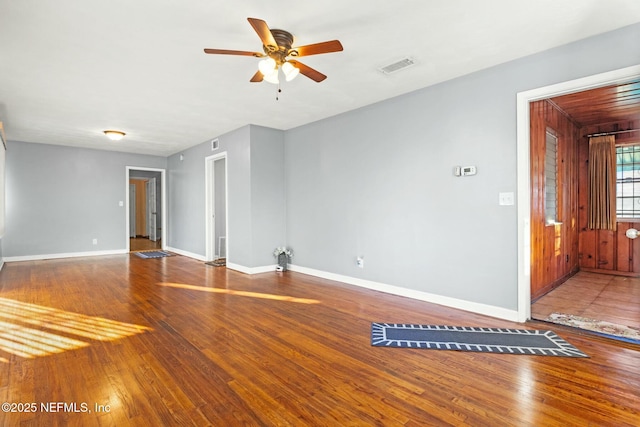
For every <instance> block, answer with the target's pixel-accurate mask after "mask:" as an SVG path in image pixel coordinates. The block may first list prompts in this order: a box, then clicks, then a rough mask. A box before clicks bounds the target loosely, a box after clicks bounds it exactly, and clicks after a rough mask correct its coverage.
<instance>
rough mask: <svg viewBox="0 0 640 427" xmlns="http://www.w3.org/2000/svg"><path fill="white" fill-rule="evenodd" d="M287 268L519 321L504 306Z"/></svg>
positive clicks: (321, 272)
mask: <svg viewBox="0 0 640 427" xmlns="http://www.w3.org/2000/svg"><path fill="white" fill-rule="evenodd" d="M289 269H290V270H291V271H296V272H298V273H303V274H308V275H310V276H315V277H320V278H322V279H327V280H335V281H336V282H342V283H347V284H349V285H354V286H360V287H363V288H367V289H372V290H375V291H380V292H385V293H388V294H393V295H399V296H403V297H407V298H413V299H416V300H420V301H425V302H430V303H433V304H438V305H443V306H445V307H450V308H456V309H459V310H464V311H470V312H472V313H477V314H482V315H485V316H491V317H496V318H498V319H504V320H510V321H512V322H518V321H519V320H518V311H517V310H508V309H506V308H502V307H496V306H493V305H487V304H480V303H476V302H471V301H465V300H460V299H457V298H451V297H445V296H442V295H436V294H431V293H428V292H422V291H417V290H415V289H408V288H402V287H399V286H394V285H387V284H384V283H378V282H372V281H370V280H364V279H358V278H356V277H350V276H343V275H340V274H334V273H328V272H326V271H321V270H314V269H312V268H307V267H301V266H298V265H289ZM520 323H522V322H520Z"/></svg>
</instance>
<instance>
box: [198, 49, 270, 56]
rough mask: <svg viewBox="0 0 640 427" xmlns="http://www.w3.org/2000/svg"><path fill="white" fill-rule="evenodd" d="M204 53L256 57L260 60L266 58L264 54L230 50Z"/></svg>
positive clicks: (213, 50) (214, 50)
mask: <svg viewBox="0 0 640 427" xmlns="http://www.w3.org/2000/svg"><path fill="white" fill-rule="evenodd" d="M204 53H212V54H217V55H240V56H255V57H258V58H260V57H263V56H265V55H264V54H263V53H259V52H247V51H244V50H228V49H205V50H204Z"/></svg>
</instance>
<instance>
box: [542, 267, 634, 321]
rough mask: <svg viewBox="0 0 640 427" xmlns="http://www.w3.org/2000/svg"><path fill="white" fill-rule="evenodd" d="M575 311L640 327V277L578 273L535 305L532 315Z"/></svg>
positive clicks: (584, 315) (587, 315) (579, 313)
mask: <svg viewBox="0 0 640 427" xmlns="http://www.w3.org/2000/svg"><path fill="white" fill-rule="evenodd" d="M553 312H559V313H565V314H575V315H578V316H582V317H588V318H592V319H597V320H605V321H607V322H611V323H617V324H620V325H626V326H631V327H633V328H640V278H636V277H625V276H612V275H607V274H598V273H589V272H584V271H581V272H578V273H577V274H576V275H575V276H573V277H571V278H570V279H569V280H567V281H566V282H565V283H563V284H562V285H560V286H559V287H557V288H556V289H554V290H553V291H551V292H549V293H548V294H546V295H545V296H543V297H542V298H540V299H539V300H537V301H536V302H535V303H534V304H533V305H532V306H531V317H533V318H534V319H539V320H544V319H546V318H547V316H549V315H550V314H551V313H553Z"/></svg>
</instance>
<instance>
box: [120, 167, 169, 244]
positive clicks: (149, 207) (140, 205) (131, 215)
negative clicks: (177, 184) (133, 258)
mask: <svg viewBox="0 0 640 427" xmlns="http://www.w3.org/2000/svg"><path fill="white" fill-rule="evenodd" d="M126 183H127V185H126V193H127V194H126V198H125V200H126V201H127V206H126V212H127V214H126V236H127V240H126V242H127V243H126V249H127V252H139V251H145V250H156V249H164V247H165V242H166V197H165V195H166V189H165V188H166V185H165V169H154V168H144V167H135V166H127V168H126Z"/></svg>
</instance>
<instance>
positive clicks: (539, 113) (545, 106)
mask: <svg viewBox="0 0 640 427" xmlns="http://www.w3.org/2000/svg"><path fill="white" fill-rule="evenodd" d="M530 113H531V145H530V150H531V153H530V159H531V190H532V191H531V299H532V300H535V299H536V298H539V297H541V296H542V295H544V294H545V293H547V292H548V291H550V290H551V289H553V288H554V287H555V286H557V285H559V284H560V283H562V282H563V281H564V280H566V278H568V277H569V276H571V275H572V274H573V273H575V272H576V271H577V270H578V150H577V142H578V127H577V126H576V125H575V124H574V123H573V122H572V121H571V120H570V119H569V118H567V117H566V116H565V115H564V114H563V113H562V112H561V111H560V110H559V109H557V108H556V107H555V106H554V105H553V104H552V103H551V102H549V101H547V100H543V101H537V102H533V103H531V108H530ZM547 128H550V129H552V130H553V131H554V132H555V133H556V134H557V136H558V176H557V180H558V181H557V182H558V184H557V198H558V215H557V216H558V223H557V224H552V225H548V224H547V223H546V219H545V202H544V199H545V182H544V162H545V149H546V130H547Z"/></svg>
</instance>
